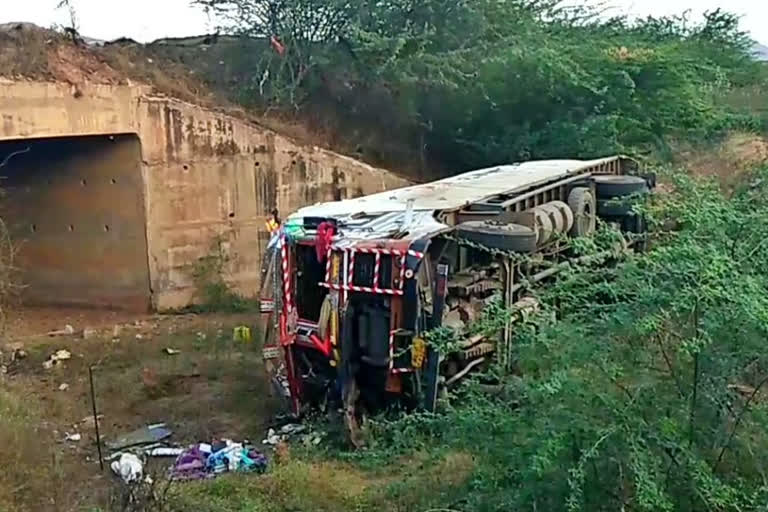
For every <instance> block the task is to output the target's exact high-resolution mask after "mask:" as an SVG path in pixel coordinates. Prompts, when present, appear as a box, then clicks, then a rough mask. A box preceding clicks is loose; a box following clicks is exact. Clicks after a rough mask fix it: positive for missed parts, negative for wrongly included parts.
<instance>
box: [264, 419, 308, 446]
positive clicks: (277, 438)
mask: <svg viewBox="0 0 768 512" xmlns="http://www.w3.org/2000/svg"><path fill="white" fill-rule="evenodd" d="M306 431H307V427H305V426H304V425H300V424H298V423H288V424H287V425H283V426H282V427H281V428H280V430H278V431H275V429H273V428H271V429H269V430H268V431H267V437H266V438H265V439H264V440H263V441H262V444H265V445H271V446H277V445H278V444H279V443H281V442H283V441H287V440H289V439H290V438H291V437H293V436H295V435H298V434H302V433H304V432H306ZM305 437H306V436H305ZM313 439H314V437H313ZM318 443H319V441H318Z"/></svg>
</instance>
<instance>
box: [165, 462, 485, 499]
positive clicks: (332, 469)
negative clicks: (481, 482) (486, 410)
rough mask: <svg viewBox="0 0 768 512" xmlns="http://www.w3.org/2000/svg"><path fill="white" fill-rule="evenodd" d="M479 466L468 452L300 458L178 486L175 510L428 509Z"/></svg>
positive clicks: (454, 495) (456, 493)
mask: <svg viewBox="0 0 768 512" xmlns="http://www.w3.org/2000/svg"><path fill="white" fill-rule="evenodd" d="M473 470H474V460H473V459H472V457H471V456H469V455H468V454H464V453H451V454H448V455H446V456H442V457H425V458H422V459H421V460H419V458H418V457H414V458H410V459H404V460H402V461H400V462H399V463H396V464H392V465H388V466H386V467H382V468H379V470H377V471H370V470H369V471H366V470H363V469H361V468H359V467H357V466H355V465H352V464H348V463H343V462H338V461H329V460H315V461H313V460H307V459H298V458H294V459H291V460H289V461H287V462H284V463H282V464H280V465H276V466H274V467H272V469H271V470H270V472H269V473H268V474H267V475H265V476H263V477H261V478H248V477H239V476H231V477H226V478H222V479H219V480H216V481H214V482H205V483H196V484H190V485H187V486H183V487H178V488H177V489H176V490H175V492H176V495H175V499H174V506H175V508H174V510H177V511H179V512H181V511H183V510H191V508H192V507H194V508H195V510H199V511H201V512H235V511H245V510H248V511H250V510H254V511H257V510H258V511H264V512H286V511H309V510H311V511H313V512H315V511H317V512H341V511H359V512H363V511H376V512H400V511H408V510H428V509H430V508H432V507H439V506H441V505H443V504H445V503H451V502H455V501H458V500H459V499H460V496H461V494H462V492H463V490H464V488H465V486H466V485H467V483H468V481H469V478H470V476H471V474H472V471H473Z"/></svg>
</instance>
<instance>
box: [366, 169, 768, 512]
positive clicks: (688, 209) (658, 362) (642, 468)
mask: <svg viewBox="0 0 768 512" xmlns="http://www.w3.org/2000/svg"><path fill="white" fill-rule="evenodd" d="M766 178H768V168H766V169H763V170H761V171H757V172H756V173H755V175H754V179H753V180H752V181H751V182H750V183H748V184H746V185H744V186H743V187H741V188H740V189H739V190H737V191H736V192H734V193H733V195H732V196H730V197H726V195H725V194H723V193H722V192H721V190H720V189H719V188H718V186H717V184H715V183H714V182H710V181H703V180H698V179H693V178H690V177H688V176H685V175H683V174H678V173H672V174H671V175H670V176H669V179H670V180H671V182H672V184H673V185H674V187H673V191H672V192H670V193H669V194H667V195H666V196H665V197H664V198H663V202H659V204H655V205H651V206H649V211H648V213H649V214H650V215H651V217H652V220H653V225H654V226H655V230H656V234H657V237H658V238H659V240H657V243H656V244H655V247H654V248H653V249H651V250H650V251H649V252H648V253H645V254H637V255H634V256H632V257H630V258H629V259H628V260H626V261H624V262H623V263H620V264H618V265H614V266H606V267H600V268H594V267H592V268H573V269H571V270H569V271H566V272H565V273H564V275H562V276H561V277H560V278H559V280H558V282H557V283H556V284H555V285H553V286H551V287H548V288H545V289H543V290H540V298H541V300H542V303H543V311H542V316H541V321H538V322H534V323H528V324H526V325H523V326H521V327H519V328H518V329H517V330H516V335H515V364H516V371H515V374H516V376H515V377H506V378H505V379H504V380H503V381H502V382H503V385H504V386H505V387H506V390H505V391H506V392H505V393H500V394H494V395H489V394H487V393H482V392H478V391H473V390H475V389H477V388H478V387H479V386H476V385H475V384H473V383H472V382H469V383H467V384H466V385H465V386H464V389H463V391H462V393H463V394H462V395H461V399H460V400H457V401H454V403H453V405H452V406H451V407H449V408H448V410H446V411H445V412H444V413H442V414H437V415H435V414H430V415H423V416H410V417H407V418H403V419H401V420H397V421H394V422H392V423H380V424H379V425H378V440H377V444H376V445H375V447H374V452H373V453H378V454H379V455H384V454H389V455H391V454H392V453H403V452H405V451H411V452H412V451H414V450H417V451H418V450H427V451H430V450H435V449H438V448H436V447H442V448H443V449H458V450H470V451H471V452H472V453H474V455H475V457H476V459H477V462H478V464H477V467H476V470H475V474H474V476H473V478H472V479H471V481H470V482H469V483H468V484H467V488H466V498H465V500H464V501H463V502H462V506H463V507H464V508H465V509H467V510H523V509H528V510H530V509H534V510H535V509H538V510H563V509H567V510H574V511H575V510H654V511H655V510H679V511H684V510H685V511H687V510H755V509H762V508H763V507H764V506H765V504H766V501H767V500H768V486H766V483H765V482H766V480H765V478H766V471H768V451H766V449H765V447H766V446H767V445H768V433H766V431H765V428H764V427H765V424H766V420H768V401H766V397H768V386H766V383H768V355H766V351H765V349H764V345H765V339H766V336H767V335H768V295H766V293H765V290H766V287H768V277H766V274H765V272H764V270H763V269H764V268H765V267H766V265H768V241H767V240H768V181H766ZM553 314H554V315H556V317H557V321H556V322H552V321H551V318H552V315H553ZM479 436H480V437H479ZM366 457H370V454H368V455H366Z"/></svg>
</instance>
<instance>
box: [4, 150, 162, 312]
mask: <svg viewBox="0 0 768 512" xmlns="http://www.w3.org/2000/svg"><path fill="white" fill-rule="evenodd" d="M15 151H23V153H20V154H18V155H17V156H15V157H14V158H13V159H12V160H9V161H8V162H7V165H6V166H4V167H3V169H2V174H3V178H4V179H3V182H2V184H3V189H4V192H5V194H4V196H3V199H2V201H0V217H2V218H3V219H5V220H6V225H7V226H8V228H9V231H10V233H11V237H12V239H13V240H14V242H15V243H16V245H17V246H18V247H19V248H20V251H19V257H18V260H17V261H16V263H17V264H18V265H19V267H20V268H21V269H23V270H24V273H23V275H22V281H23V283H24V284H25V285H26V287H25V288H24V289H23V292H24V298H25V300H26V301H27V302H30V303H36V304H45V305H48V304H53V305H61V304H66V305H88V306H106V307H113V308H125V309H133V310H147V309H148V308H149V305H150V293H149V267H148V264H147V238H146V230H145V227H144V218H145V216H144V191H143V182H142V179H141V147H140V145H139V140H138V138H137V137H136V136H135V135H118V136H90V137H77V138H55V139H35V140H34V142H33V141H21V142H5V143H3V142H0V155H4V154H10V153H13V152H15ZM73 290H75V291H76V293H73Z"/></svg>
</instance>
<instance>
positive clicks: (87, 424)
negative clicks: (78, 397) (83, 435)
mask: <svg viewBox="0 0 768 512" xmlns="http://www.w3.org/2000/svg"><path fill="white" fill-rule="evenodd" d="M96 419H97V420H98V421H101V420H103V419H104V415H103V414H99V415H98V416H96ZM79 424H80V425H81V426H82V427H83V428H96V426H95V424H94V422H93V416H86V417H85V418H83V419H82V420H80V423H79Z"/></svg>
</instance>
